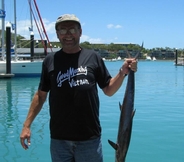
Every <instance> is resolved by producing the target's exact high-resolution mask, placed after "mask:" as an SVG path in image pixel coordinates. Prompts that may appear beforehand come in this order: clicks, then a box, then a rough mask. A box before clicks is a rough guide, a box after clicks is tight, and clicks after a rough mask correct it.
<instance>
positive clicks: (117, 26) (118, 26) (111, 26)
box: [107, 24, 122, 29]
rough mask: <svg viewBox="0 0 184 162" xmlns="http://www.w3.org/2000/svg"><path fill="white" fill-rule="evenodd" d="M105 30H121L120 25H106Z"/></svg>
mask: <svg viewBox="0 0 184 162" xmlns="http://www.w3.org/2000/svg"><path fill="white" fill-rule="evenodd" d="M107 28H109V29H111V28H115V29H118V28H122V26H121V25H114V24H108V25H107Z"/></svg>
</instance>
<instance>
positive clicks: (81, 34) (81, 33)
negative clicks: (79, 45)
mask: <svg viewBox="0 0 184 162" xmlns="http://www.w3.org/2000/svg"><path fill="white" fill-rule="evenodd" d="M81 35H82V29H80V37H81Z"/></svg>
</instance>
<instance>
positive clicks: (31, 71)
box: [0, 0, 48, 77]
mask: <svg viewBox="0 0 184 162" xmlns="http://www.w3.org/2000/svg"><path fill="white" fill-rule="evenodd" d="M28 2H29V5H31V0H29V1H28ZM2 4H3V6H2V8H3V10H4V0H2ZM15 6H16V0H14V19H15V26H16V7H15ZM30 8H31V6H30ZM38 12H39V11H37V14H38ZM30 13H31V12H30ZM31 14H33V13H31ZM31 17H32V15H31ZM39 18H40V21H42V20H41V17H39ZM4 21H5V20H4V18H3V19H2V22H4ZM31 21H32V20H31ZM3 25H4V23H2V26H3ZM3 28H4V26H3V27H2V29H3ZM31 28H32V29H33V27H32V22H31ZM3 32H4V31H3ZM44 34H46V33H44ZM15 38H16V27H15ZM46 38H48V37H47V35H46ZM2 39H4V37H3V38H2ZM3 42H4V40H3V41H2V43H3ZM2 47H3V48H4V46H2ZM3 51H4V49H3ZM3 51H2V61H0V75H1V74H2V75H4V74H6V73H7V70H6V61H5V59H4V55H5V54H4V52H3ZM30 51H31V50H30ZM15 55H16V56H15V58H18V57H17V53H16V40H15ZM42 61H43V60H41V59H40V60H33V61H30V60H28V61H24V60H18V59H15V60H11V73H13V74H14V76H15V77H16V76H22V77H27V76H40V75H41V68H42Z"/></svg>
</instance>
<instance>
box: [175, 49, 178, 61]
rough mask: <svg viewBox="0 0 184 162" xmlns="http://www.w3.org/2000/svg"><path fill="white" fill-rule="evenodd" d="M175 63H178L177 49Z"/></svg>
mask: <svg viewBox="0 0 184 162" xmlns="http://www.w3.org/2000/svg"><path fill="white" fill-rule="evenodd" d="M175 65H178V51H177V49H176V62H175Z"/></svg>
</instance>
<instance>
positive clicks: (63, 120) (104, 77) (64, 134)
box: [39, 49, 111, 141]
mask: <svg viewBox="0 0 184 162" xmlns="http://www.w3.org/2000/svg"><path fill="white" fill-rule="evenodd" d="M110 79H111V75H110V74H109V72H108V70H107V68H106V66H105V64H104V62H103V60H102V59H101V57H100V56H99V54H97V53H96V52H95V51H93V50H87V49H82V50H81V51H80V52H78V53H75V54H67V53H64V52H63V51H62V50H60V51H58V52H56V53H55V54H49V55H48V56H47V57H46V58H45V60H44V61H43V67H42V75H41V80H40V85H39V89H40V90H42V91H46V92H49V91H50V94H49V105H50V116H51V118H50V130H51V138H53V139H64V140H75V141H78V140H87V139H90V138H91V137H93V136H100V135H101V126H100V121H99V97H98V89H97V84H98V85H99V87H100V88H104V87H106V86H107V85H108V84H109V81H110Z"/></svg>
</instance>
